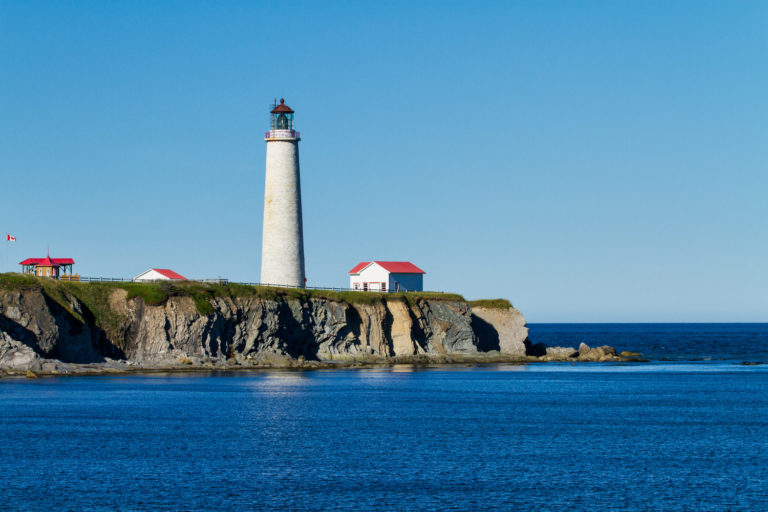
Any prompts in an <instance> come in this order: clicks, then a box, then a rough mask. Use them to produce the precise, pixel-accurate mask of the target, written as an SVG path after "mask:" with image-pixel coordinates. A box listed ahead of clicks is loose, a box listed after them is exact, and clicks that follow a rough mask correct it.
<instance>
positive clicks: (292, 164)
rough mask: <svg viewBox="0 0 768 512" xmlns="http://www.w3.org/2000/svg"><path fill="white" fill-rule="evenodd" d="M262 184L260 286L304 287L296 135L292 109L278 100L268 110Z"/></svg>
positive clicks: (302, 236) (302, 235) (297, 136)
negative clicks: (264, 173) (269, 124)
mask: <svg viewBox="0 0 768 512" xmlns="http://www.w3.org/2000/svg"><path fill="white" fill-rule="evenodd" d="M271 114H272V115H271V126H270V130H269V131H268V132H267V133H266V134H265V137H264V140H265V141H266V142H267V171H266V181H265V185H264V229H263V232H262V244H261V278H260V281H261V283H262V284H273V285H281V286H298V287H302V288H303V287H304V284H305V279H304V233H303V227H302V220H301V181H300V179H299V141H300V140H301V137H300V135H299V132H297V131H296V130H295V129H294V125H293V114H294V112H293V110H291V108H290V107H289V106H288V105H286V104H285V100H283V99H282V98H281V99H280V104H279V105H275V106H274V108H273V109H272V111H271Z"/></svg>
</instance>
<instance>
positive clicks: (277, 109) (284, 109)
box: [272, 98, 293, 114]
mask: <svg viewBox="0 0 768 512" xmlns="http://www.w3.org/2000/svg"><path fill="white" fill-rule="evenodd" d="M272 113H273V114H280V113H284V114H293V110H291V107H289V106H288V105H286V104H285V100H284V99H283V98H280V104H279V105H278V106H276V107H275V108H273V109H272Z"/></svg>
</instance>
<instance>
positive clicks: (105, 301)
mask: <svg viewBox="0 0 768 512" xmlns="http://www.w3.org/2000/svg"><path fill="white" fill-rule="evenodd" d="M35 287H42V288H43V289H44V290H45V293H46V295H48V296H49V297H50V298H51V299H53V300H55V301H56V302H57V303H58V304H59V305H61V306H62V307H63V308H64V309H66V310H67V311H69V312H70V313H71V314H72V315H73V316H74V317H75V318H77V319H78V320H80V321H86V320H87V319H84V318H82V316H81V315H79V314H78V313H77V312H76V311H74V310H73V309H72V306H71V304H70V301H69V299H68V298H67V295H68V294H69V295H73V296H75V297H76V298H77V299H78V300H79V301H80V302H82V303H83V304H84V305H85V306H86V307H87V308H88V310H89V311H90V313H91V314H92V315H93V320H94V321H95V322H96V324H97V325H99V326H100V327H102V328H103V329H104V330H105V331H108V332H114V330H115V329H117V328H119V326H120V324H121V323H122V321H123V318H122V316H121V315H120V314H118V313H117V312H115V311H114V309H113V308H112V307H111V306H110V297H111V296H112V292H113V291H114V290H116V289H122V290H125V291H126V292H128V294H127V296H126V298H127V299H132V298H134V297H140V298H141V299H142V300H143V301H144V302H145V303H146V304H148V305H160V304H164V303H165V301H167V300H168V298H169V297H190V298H192V300H193V301H194V303H195V306H196V307H197V310H198V312H199V313H200V314H201V315H210V314H212V313H213V311H214V307H213V305H212V304H211V302H212V301H213V300H214V299H216V298H236V297H253V298H256V299H263V300H291V299H294V300H299V301H301V302H307V301H309V300H311V299H326V300H332V301H335V302H345V303H348V304H357V305H372V304H378V303H382V302H383V301H384V300H388V301H396V300H399V301H407V302H412V301H416V300H420V299H424V300H443V301H464V297H462V296H461V295H458V294H454V293H439V292H407V293H378V292H363V291H359V292H357V291H333V290H311V289H301V288H279V287H273V286H252V285H244V284H235V283H231V284H229V283H228V284H212V283H201V282H198V281H183V282H170V281H159V282H153V283H130V282H99V283H81V282H76V281H56V280H52V279H42V278H37V277H34V276H30V275H20V274H0V289H9V290H17V289H23V288H35ZM506 304H507V305H508V304H509V303H508V302H507V303H506ZM507 307H509V306H507Z"/></svg>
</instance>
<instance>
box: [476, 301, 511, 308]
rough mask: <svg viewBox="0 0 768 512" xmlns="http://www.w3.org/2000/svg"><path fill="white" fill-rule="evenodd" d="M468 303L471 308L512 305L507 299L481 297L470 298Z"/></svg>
mask: <svg viewBox="0 0 768 512" xmlns="http://www.w3.org/2000/svg"><path fill="white" fill-rule="evenodd" d="M469 305H470V306H471V307H473V308H486V309H509V308H511V307H512V303H511V302H509V301H508V300H507V299H482V300H471V301H469Z"/></svg>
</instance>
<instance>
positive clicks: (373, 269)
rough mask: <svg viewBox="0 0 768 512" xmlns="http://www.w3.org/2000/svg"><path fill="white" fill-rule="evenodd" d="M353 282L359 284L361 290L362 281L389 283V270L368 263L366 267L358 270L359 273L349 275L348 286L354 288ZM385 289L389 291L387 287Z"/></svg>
mask: <svg viewBox="0 0 768 512" xmlns="http://www.w3.org/2000/svg"><path fill="white" fill-rule="evenodd" d="M355 283H358V284H359V285H360V289H361V290H362V289H363V283H389V272H387V271H386V270H384V269H383V268H382V267H380V266H379V265H378V264H376V263H374V264H372V265H368V267H366V268H365V269H364V270H363V271H361V272H360V275H357V276H356V275H350V276H349V287H350V288H354V287H355ZM387 291H389V287H387Z"/></svg>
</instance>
